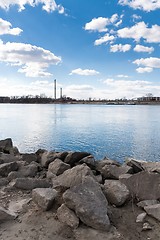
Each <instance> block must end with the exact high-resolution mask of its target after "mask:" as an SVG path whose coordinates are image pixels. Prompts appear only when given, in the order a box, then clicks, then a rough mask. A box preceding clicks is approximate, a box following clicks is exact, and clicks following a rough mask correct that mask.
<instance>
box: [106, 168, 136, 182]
mask: <svg viewBox="0 0 160 240" xmlns="http://www.w3.org/2000/svg"><path fill="white" fill-rule="evenodd" d="M126 173H132V168H131V167H129V166H120V167H118V166H116V165H105V166H104V167H103V168H102V170H101V174H102V176H103V177H104V178H105V179H117V180H118V179H119V177H120V176H121V175H122V174H126Z"/></svg>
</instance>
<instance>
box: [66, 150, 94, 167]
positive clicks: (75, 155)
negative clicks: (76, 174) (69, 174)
mask: <svg viewBox="0 0 160 240" xmlns="http://www.w3.org/2000/svg"><path fill="white" fill-rule="evenodd" d="M89 155H91V154H90V153H87V152H70V153H68V155H67V156H66V158H65V159H64V162H65V163H68V164H70V165H71V167H73V166H75V164H76V163H78V162H79V161H80V160H81V159H82V158H84V157H87V156H89Z"/></svg>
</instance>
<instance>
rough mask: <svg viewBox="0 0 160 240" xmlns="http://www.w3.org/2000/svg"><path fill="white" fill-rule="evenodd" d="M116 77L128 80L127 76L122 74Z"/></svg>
mask: <svg viewBox="0 0 160 240" xmlns="http://www.w3.org/2000/svg"><path fill="white" fill-rule="evenodd" d="M116 77H118V78H129V76H128V75H124V74H119V75H117V76H116Z"/></svg>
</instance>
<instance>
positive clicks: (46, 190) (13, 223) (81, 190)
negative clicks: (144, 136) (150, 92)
mask: <svg viewBox="0 0 160 240" xmlns="http://www.w3.org/2000/svg"><path fill="white" fill-rule="evenodd" d="M159 200H160V162H154V163H153V162H145V161H140V160H136V159H132V158H128V159H127V160H126V162H125V163H123V164H120V163H119V162H117V161H115V160H111V159H109V158H107V157H106V158H104V159H102V160H99V161H98V160H95V159H94V156H92V155H91V154H90V153H87V152H55V151H50V152H49V151H47V150H44V149H39V150H38V151H37V152H35V153H30V154H29V153H20V152H19V150H18V148H17V147H14V146H13V143H12V139H10V138H8V139H5V140H1V141H0V239H1V240H6V239H8V240H13V239H18V240H27V239H28V240H30V239H34V240H42V239H43V240H66V239H71V240H72V239H73V240H93V239H96V240H138V239H141V240H150V239H154V240H160V233H159V232H160V202H159Z"/></svg>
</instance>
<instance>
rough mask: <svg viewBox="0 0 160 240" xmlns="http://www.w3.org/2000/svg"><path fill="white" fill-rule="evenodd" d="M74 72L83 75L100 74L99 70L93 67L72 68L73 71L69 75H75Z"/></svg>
mask: <svg viewBox="0 0 160 240" xmlns="http://www.w3.org/2000/svg"><path fill="white" fill-rule="evenodd" d="M73 74H77V75H81V76H94V75H97V74H99V72H97V71H96V70H93V69H81V68H77V69H74V70H72V72H71V73H70V74H69V75H73Z"/></svg>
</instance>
